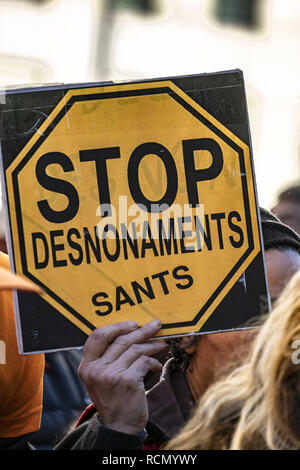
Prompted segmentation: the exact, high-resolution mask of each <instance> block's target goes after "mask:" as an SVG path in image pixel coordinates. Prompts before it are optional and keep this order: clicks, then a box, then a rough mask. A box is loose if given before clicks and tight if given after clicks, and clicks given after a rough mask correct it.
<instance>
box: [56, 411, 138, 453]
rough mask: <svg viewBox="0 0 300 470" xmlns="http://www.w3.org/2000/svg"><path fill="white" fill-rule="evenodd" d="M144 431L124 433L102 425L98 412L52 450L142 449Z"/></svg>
mask: <svg viewBox="0 0 300 470" xmlns="http://www.w3.org/2000/svg"><path fill="white" fill-rule="evenodd" d="M146 436H147V434H146V432H145V431H144V432H141V433H139V434H125V433H122V432H118V431H114V430H113V429H109V428H106V427H105V426H103V425H102V424H101V423H100V421H99V419H98V413H95V414H94V416H93V417H92V418H91V419H90V420H89V421H87V422H86V423H83V424H81V425H80V426H78V428H76V429H74V431H71V432H70V433H69V434H68V435H67V436H66V437H65V438H64V439H63V440H62V441H61V442H60V443H59V444H58V445H57V446H56V447H55V448H54V450H142V448H143V444H144V440H145V438H146Z"/></svg>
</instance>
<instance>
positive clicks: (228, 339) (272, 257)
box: [170, 208, 300, 381]
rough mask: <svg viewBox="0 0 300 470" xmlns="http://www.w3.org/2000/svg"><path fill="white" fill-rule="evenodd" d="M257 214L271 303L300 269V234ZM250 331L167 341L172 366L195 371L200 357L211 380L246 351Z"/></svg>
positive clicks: (268, 215) (265, 214)
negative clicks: (259, 220) (259, 218)
mask: <svg viewBox="0 0 300 470" xmlns="http://www.w3.org/2000/svg"><path fill="white" fill-rule="evenodd" d="M260 215H261V225H262V235H263V242H264V249H265V260H266V272H267V279H268V285H269V292H270V297H271V300H272V303H274V302H275V301H276V299H277V298H278V297H279V295H280V293H281V292H282V291H283V289H284V287H285V286H286V284H287V283H288V281H289V280H290V279H291V277H292V276H293V275H294V274H295V273H296V272H297V271H298V270H299V269H300V237H299V235H298V234H297V233H296V232H294V230H292V229H291V228H290V227H288V226H287V225H285V224H283V223H282V222H280V221H279V219H278V218H277V217H276V216H274V215H273V214H271V213H270V212H269V211H267V210H265V209H262V208H261V209H260ZM253 333H255V332H254V331H253V330H241V331H232V332H224V333H213V334H207V335H200V336H199V335H198V336H197V335H196V336H193V337H186V338H184V339H179V340H174V341H171V342H170V343H171V346H170V348H171V355H172V356H173V358H174V365H173V367H174V368H175V369H183V370H186V369H187V373H188V375H190V374H197V369H198V367H197V360H198V359H199V357H200V359H201V362H202V363H203V362H204V363H205V368H206V369H207V371H208V372H209V373H210V374H211V376H210V377H208V381H209V380H214V378H215V377H218V376H220V375H221V374H224V373H226V372H227V371H228V368H232V367H234V366H235V365H236V364H237V363H238V362H239V361H240V360H242V358H243V357H244V356H245V354H247V352H248V350H249V344H250V342H251V340H252V337H253ZM197 356H198V358H197ZM191 359H192V361H191ZM192 362H193V363H194V364H193V363H192ZM202 372H203V373H204V371H202Z"/></svg>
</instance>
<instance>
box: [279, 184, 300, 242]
mask: <svg viewBox="0 0 300 470" xmlns="http://www.w3.org/2000/svg"><path fill="white" fill-rule="evenodd" d="M272 212H273V213H274V214H275V215H276V216H277V217H278V218H279V219H280V220H281V221H282V222H283V223H284V224H287V225H289V226H290V227H292V228H293V229H294V230H295V231H296V232H297V233H299V234H300V184H297V185H294V186H290V187H289V188H287V189H285V190H284V191H281V192H280V194H279V195H278V197H277V202H276V204H275V206H274V207H273V209H272Z"/></svg>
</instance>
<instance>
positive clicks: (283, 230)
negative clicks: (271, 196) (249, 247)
mask: <svg viewBox="0 0 300 470" xmlns="http://www.w3.org/2000/svg"><path fill="white" fill-rule="evenodd" d="M260 217H261V227H262V234H263V241H264V247H265V250H268V249H270V248H280V247H282V248H284V247H285V248H291V249H294V250H297V251H298V253H299V254H300V237H299V235H298V234H297V233H296V232H295V231H294V230H293V229H292V228H291V227H289V226H288V225H285V224H283V223H282V222H281V221H280V220H279V219H278V217H276V216H275V215H274V214H272V213H271V212H269V211H267V210H266V209H263V208H260Z"/></svg>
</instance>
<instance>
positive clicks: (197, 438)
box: [167, 272, 300, 450]
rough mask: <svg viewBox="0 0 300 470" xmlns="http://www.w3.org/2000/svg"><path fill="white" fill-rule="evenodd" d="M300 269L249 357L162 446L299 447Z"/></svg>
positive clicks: (213, 388) (196, 447) (264, 327)
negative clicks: (176, 434) (177, 432)
mask: <svg viewBox="0 0 300 470" xmlns="http://www.w3.org/2000/svg"><path fill="white" fill-rule="evenodd" d="M299 356H300V272H298V273H296V274H295V275H294V276H293V278H292V279H291V280H290V282H289V283H288V285H287V286H286V288H285V289H284V291H283V293H282V294H281V296H280V298H279V299H278V301H277V302H276V304H275V308H274V310H273V311H272V313H271V314H270V315H268V316H267V317H266V320H265V322H264V324H263V325H262V326H261V327H260V328H259V329H257V334H256V337H255V339H254V341H253V343H252V345H251V348H250V351H249V354H248V357H247V358H246V360H245V361H244V363H243V364H241V365H240V366H239V367H238V368H237V369H235V370H234V371H233V372H232V373H231V374H230V375H228V376H227V377H226V378H225V379H222V380H220V381H218V382H216V383H215V384H213V385H212V386H211V387H209V388H208V390H207V391H206V393H205V394H204V395H203V397H202V398H201V400H200V401H199V403H198V405H197V407H196V409H195V412H194V414H193V416H192V418H191V419H190V421H189V422H188V423H187V425H186V426H185V427H184V428H183V430H182V431H181V432H180V433H179V435H178V436H176V437H175V438H174V439H173V440H171V441H170V442H169V444H168V445H167V449H177V450H178V449H185V450H191V449H298V450H299V449H300V428H299V422H300V398H299V397H300V357H299Z"/></svg>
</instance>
